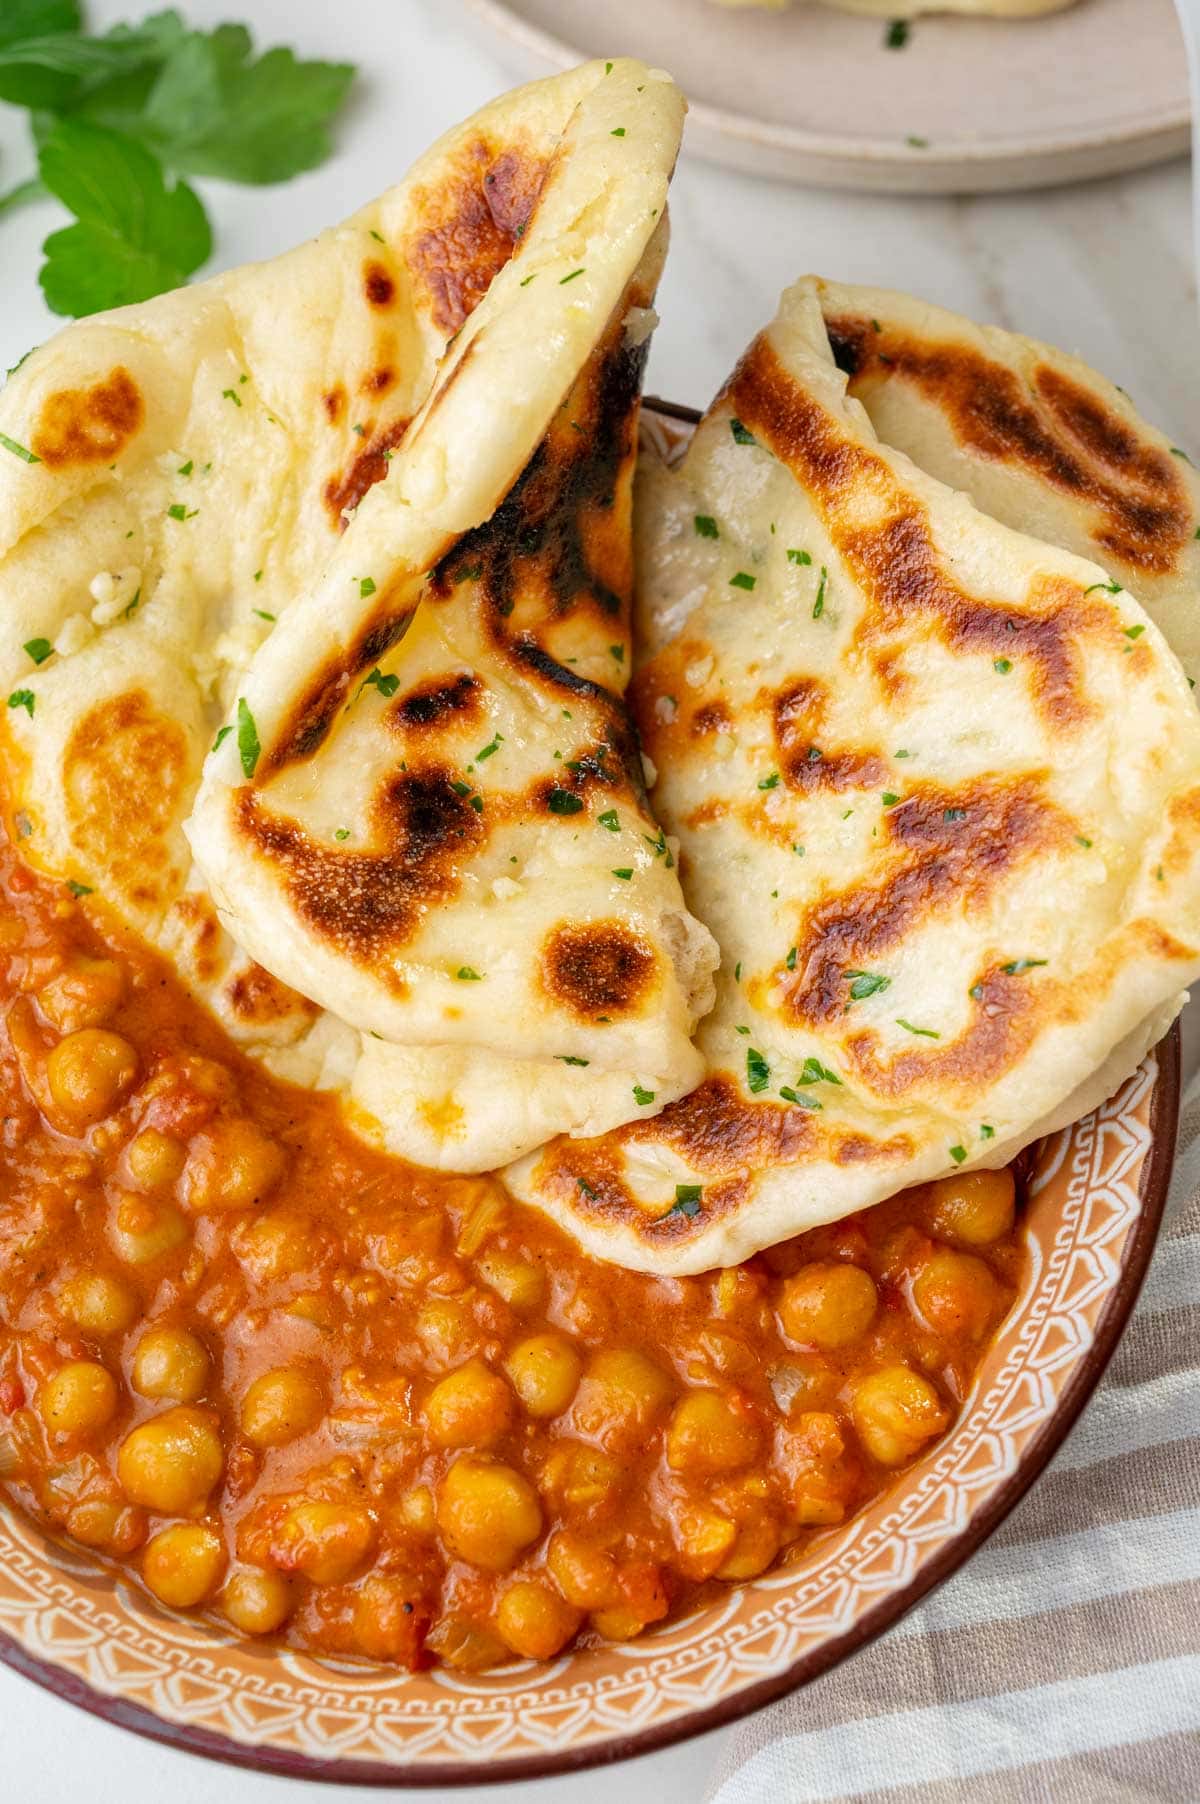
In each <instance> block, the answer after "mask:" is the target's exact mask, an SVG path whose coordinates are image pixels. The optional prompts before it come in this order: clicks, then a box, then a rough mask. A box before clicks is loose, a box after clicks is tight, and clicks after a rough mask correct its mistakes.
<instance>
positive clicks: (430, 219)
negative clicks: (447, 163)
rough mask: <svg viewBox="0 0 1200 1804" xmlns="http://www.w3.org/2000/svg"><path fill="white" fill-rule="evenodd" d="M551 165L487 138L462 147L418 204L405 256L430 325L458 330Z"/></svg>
mask: <svg viewBox="0 0 1200 1804" xmlns="http://www.w3.org/2000/svg"><path fill="white" fill-rule="evenodd" d="M548 168H549V164H548V162H547V160H546V159H544V158H541V157H537V156H534V155H533V154H532V153H531V152H530V151H528V150H525V149H521V148H519V147H517V146H515V145H514V146H510V147H509V148H507V149H503V150H501V149H500V148H499V147H498V146H495V145H492V144H490V143H488V142H487V140H486V139H484V138H478V139H476V140H475V142H474V143H473V144H470V145H467V146H465V147H464V148H463V149H462V150H460V151H459V152H458V154H457V159H456V165H455V167H454V168H453V170H451V171H449V172H447V175H446V177H445V180H444V181H443V183H442V185H441V187H440V188H438V189H436V190H431V189H424V190H421V191H419V192H418V194H417V195H416V197H415V211H416V213H417V215H418V217H419V218H420V220H421V224H420V225H419V227H418V228H417V230H416V231H415V232H414V233H413V235H412V237H411V239H410V241H409V244H408V247H407V251H406V257H407V261H408V263H409V265H410V267H411V269H412V271H413V275H414V279H415V280H416V281H417V282H418V283H420V284H421V285H423V287H424V289H425V292H426V294H427V295H428V297H429V304H430V310H431V312H432V314H433V319H434V322H435V323H436V324H437V325H438V326H440V327H441V329H442V330H443V331H444V332H446V333H453V332H457V331H459V330H460V328H461V327H462V325H463V324H464V322H465V321H466V320H467V319H468V318H469V317H470V315H471V314H472V313H473V312H474V310H475V308H476V307H477V306H478V305H479V302H480V301H481V300H482V299H483V297H484V295H485V294H486V293H487V291H488V289H489V288H490V287H491V284H492V282H493V281H494V279H495V277H496V276H497V275H498V274H499V272H500V270H501V269H503V267H504V265H505V264H506V263H507V262H508V260H509V258H510V257H511V256H512V254H513V251H514V249H515V248H516V245H517V244H518V242H519V241H520V239H521V238H522V237H523V236H524V234H525V232H526V230H527V229H528V226H529V222H530V220H531V219H532V217H533V213H534V209H535V207H536V205H537V201H538V197H539V195H540V194H541V191H542V187H543V184H544V182H545V179H546V174H547V171H548Z"/></svg>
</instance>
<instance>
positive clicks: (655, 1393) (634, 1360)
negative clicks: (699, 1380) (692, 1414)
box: [573, 1348, 674, 1444]
mask: <svg viewBox="0 0 1200 1804" xmlns="http://www.w3.org/2000/svg"><path fill="white" fill-rule="evenodd" d="M673 1390H674V1384H673V1382H672V1380H671V1379H670V1378H669V1377H668V1375H667V1374H666V1372H664V1371H663V1370H662V1367H661V1366H657V1365H655V1363H654V1361H653V1360H652V1359H647V1357H646V1355H645V1354H644V1353H638V1352H636V1351H634V1350H633V1349H632V1348H623V1349H620V1350H615V1351H611V1352H604V1353H597V1354H595V1355H594V1357H593V1358H592V1360H591V1361H590V1363H589V1365H588V1368H587V1371H586V1372H585V1373H584V1377H583V1383H582V1384H581V1385H580V1387H579V1394H578V1395H577V1397H576V1399H575V1405H574V1410H573V1416H574V1421H575V1425H576V1427H577V1428H578V1429H579V1431H580V1433H582V1434H585V1435H588V1436H592V1437H595V1438H596V1439H597V1440H607V1439H620V1440H622V1441H624V1442H625V1443H627V1444H635V1443H637V1442H639V1441H641V1440H643V1439H644V1438H645V1436H646V1435H647V1434H649V1433H650V1432H651V1430H652V1429H653V1428H655V1427H656V1426H657V1424H658V1422H659V1420H660V1419H661V1417H662V1416H663V1415H664V1414H665V1412H666V1408H667V1405H668V1403H669V1402H670V1400H671V1393H672V1391H673Z"/></svg>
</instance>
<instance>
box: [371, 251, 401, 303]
mask: <svg viewBox="0 0 1200 1804" xmlns="http://www.w3.org/2000/svg"><path fill="white" fill-rule="evenodd" d="M363 293H364V294H365V295H366V297H367V305H368V306H369V307H376V308H384V307H390V306H391V304H392V302H393V301H394V300H395V298H396V284H395V282H394V281H393V280H392V278H391V276H390V274H389V273H388V271H387V270H386V269H385V268H384V266H383V264H382V263H380V262H379V261H378V259H377V258H372V260H371V261H370V262H369V263H368V264H367V265H366V267H365V268H364V270H363Z"/></svg>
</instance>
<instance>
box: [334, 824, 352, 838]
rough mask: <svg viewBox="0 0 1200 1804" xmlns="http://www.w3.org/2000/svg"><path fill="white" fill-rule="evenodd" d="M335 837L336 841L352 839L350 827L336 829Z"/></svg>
mask: <svg viewBox="0 0 1200 1804" xmlns="http://www.w3.org/2000/svg"><path fill="white" fill-rule="evenodd" d="M333 837H334V838H335V839H349V837H350V829H349V827H335V828H334V830H333Z"/></svg>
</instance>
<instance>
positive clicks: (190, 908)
mask: <svg viewBox="0 0 1200 1804" xmlns="http://www.w3.org/2000/svg"><path fill="white" fill-rule="evenodd" d="M171 919H172V921H173V922H174V923H175V924H176V925H177V926H178V927H179V928H180V930H181V933H182V937H183V941H184V948H185V951H184V957H185V958H186V961H187V963H188V965H190V968H191V972H192V975H193V976H194V977H195V978H196V979H197V981H198V982H200V983H203V984H211V983H212V982H213V981H214V979H215V978H216V976H217V974H218V972H219V971H220V968H221V923H220V920H219V919H218V916H217V911H216V908H215V907H214V905H213V901H212V898H211V896H209V894H208V892H207V891H206V890H185V892H184V894H183V895H182V896H180V897H179V898H178V900H177V901H175V902H174V903H172V905H171Z"/></svg>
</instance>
